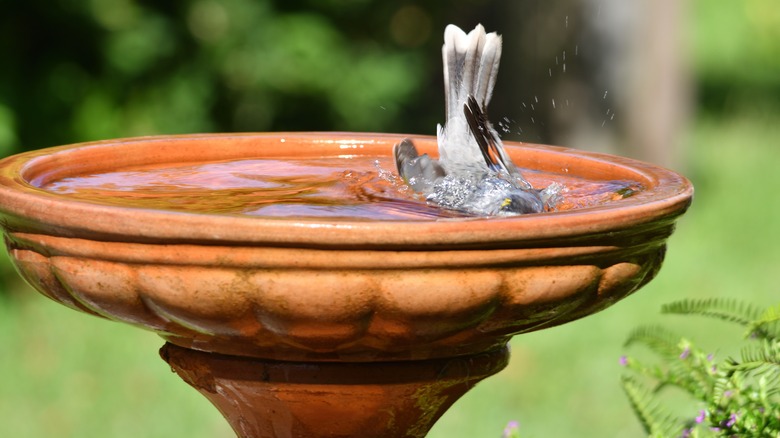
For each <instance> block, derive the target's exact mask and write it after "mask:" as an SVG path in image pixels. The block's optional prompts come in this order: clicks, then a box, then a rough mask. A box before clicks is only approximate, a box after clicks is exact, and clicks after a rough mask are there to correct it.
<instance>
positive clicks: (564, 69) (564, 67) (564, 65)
mask: <svg viewBox="0 0 780 438" xmlns="http://www.w3.org/2000/svg"><path fill="white" fill-rule="evenodd" d="M563 72H564V73H566V63H565V62H564V63H563Z"/></svg>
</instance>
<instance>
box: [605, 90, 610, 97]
mask: <svg viewBox="0 0 780 438" xmlns="http://www.w3.org/2000/svg"><path fill="white" fill-rule="evenodd" d="M607 93H609V90H604V99H606V98H607Z"/></svg>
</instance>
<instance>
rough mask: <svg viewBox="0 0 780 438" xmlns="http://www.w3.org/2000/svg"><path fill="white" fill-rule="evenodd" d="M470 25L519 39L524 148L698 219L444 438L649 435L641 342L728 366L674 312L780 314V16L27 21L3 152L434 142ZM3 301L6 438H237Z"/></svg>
mask: <svg viewBox="0 0 780 438" xmlns="http://www.w3.org/2000/svg"><path fill="white" fill-rule="evenodd" d="M450 22H452V23H456V24H459V25H461V26H462V27H464V28H470V27H472V26H473V25H475V24H476V23H478V22H482V23H484V24H485V25H486V27H487V28H488V29H489V30H497V31H499V32H500V33H502V34H503V35H504V38H505V48H504V61H503V63H502V71H501V74H500V75H499V81H498V85H497V92H496V95H495V97H494V99H493V103H492V105H491V115H492V118H493V119H494V120H496V121H498V120H502V121H504V122H505V124H506V138H508V139H515V140H522V141H529V142H544V143H558V144H562V145H566V146H576V147H585V148H593V149H599V150H609V151H614V152H618V153H623V154H627V155H633V156H637V157H640V158H645V159H650V160H652V161H656V162H659V163H663V164H665V165H668V166H671V167H673V168H675V169H677V170H680V171H681V172H683V173H684V174H685V175H687V176H688V177H689V178H690V179H691V180H692V181H693V183H694V185H695V186H696V199H695V202H694V205H693V207H692V209H691V210H690V212H689V213H688V214H687V215H686V216H685V217H684V218H683V219H682V220H681V221H680V224H679V227H678V231H677V233H676V234H675V235H674V236H673V237H672V239H671V240H670V244H669V252H668V257H667V261H666V263H665V266H664V268H663V269H662V270H661V273H660V275H659V276H658V278H657V279H656V280H655V281H654V282H653V283H651V284H650V285H649V286H647V287H646V288H645V289H643V290H642V291H641V292H640V293H638V294H637V295H635V296H633V297H631V298H629V299H626V300H625V301H623V302H621V303H619V304H618V305H616V306H614V307H613V308H611V309H609V310H607V311H604V312H602V313H600V314H597V315H594V316H591V317H589V318H586V319H584V320H581V321H577V322H574V323H571V324H568V325H565V326H562V327H558V328H554V329H550V330H546V331H542V332H539V333H533V334H528V335H523V336H519V337H517V338H515V339H514V340H513V342H512V347H513V350H512V360H511V363H510V365H509V367H508V368H507V369H506V370H504V371H503V372H501V373H500V374H498V375H497V376H495V377H493V378H491V379H488V380H487V381H485V382H483V383H481V384H480V385H478V386H477V387H476V388H475V389H474V390H473V391H472V392H470V393H469V394H467V395H466V396H465V397H464V398H463V399H462V400H461V401H460V402H459V403H457V404H456V405H455V407H453V408H452V409H451V410H450V411H449V412H448V413H447V414H446V415H445V416H444V417H443V418H442V419H441V420H440V422H439V423H438V424H437V425H436V426H435V428H434V430H433V431H432V432H431V435H430V436H431V437H436V438H444V437H451V438H456V437H457V438H459V437H464V438H465V437H491V436H493V437H498V436H500V434H501V431H502V429H503V427H504V425H505V424H506V422H508V421H510V420H518V421H520V424H521V431H522V432H523V433H524V435H523V436H531V437H548V436H558V437H632V436H642V435H641V429H640V428H639V425H638V423H637V421H636V420H635V419H634V418H633V416H632V415H631V413H630V411H629V408H628V404H627V402H626V401H625V399H624V396H623V394H622V392H621V389H620V387H619V383H618V382H619V376H620V374H621V368H620V366H619V365H618V357H619V356H620V355H621V354H623V349H622V346H621V344H622V342H623V340H624V339H625V337H626V335H627V333H628V332H629V331H630V330H631V329H632V328H634V327H635V326H636V325H637V324H643V323H661V324H665V325H668V326H669V327H671V328H673V329H678V330H680V331H683V332H685V333H686V334H688V335H689V336H690V337H692V338H693V339H694V340H696V341H699V342H700V343H701V344H703V345H705V346H708V348H712V349H713V351H715V352H716V354H718V355H721V356H722V355H725V354H728V353H729V352H731V351H732V350H731V349H730V347H729V346H728V345H729V344H730V343H732V342H734V341H736V340H737V339H738V338H739V333H738V332H739V331H738V330H737V331H736V332H732V331H730V330H728V328H729V327H728V326H721V325H718V324H717V323H710V322H701V323H700V322H699V321H695V320H692V321H689V320H679V319H675V318H674V317H663V316H660V315H659V314H658V309H659V308H660V305H661V304H662V303H665V302H669V301H671V300H676V299H680V298H697V297H735V298H741V299H744V300H747V301H750V302H754V303H757V304H760V305H768V304H772V303H774V302H776V301H777V297H778V294H777V285H778V284H779V283H780V269H779V268H780V250H778V245H780V225H779V224H780V206H778V202H777V199H778V193H780V176H778V171H777V168H778V165H780V127H778V126H779V125H780V124H778V122H777V119H778V117H779V116H780V8H777V7H776V5H775V1H774V0H742V1H739V2H713V1H709V0H690V1H669V0H662V1H661V0H659V1H651V0H643V1H637V2H621V1H615V0H581V1H575V0H557V1H550V2H544V3H543V2H537V1H532V0H522V1H517V2H499V1H490V0H471V1H461V2H457V3H454V4H453V2H444V1H438V2H437V1H433V2H414V1H402V2H380V1H377V0H320V1H315V0H309V1H298V2H283V1H271V0H265V1H263V0H225V1H216V0H196V1H180V2H153V1H149V0H143V1H142V0H52V1H44V0H28V1H25V2H22V1H16V2H11V4H5V5H4V11H3V14H2V15H0V63H1V65H2V67H1V68H0V154H2V156H6V155H10V154H13V153H16V152H20V151H22V150H29V149H36V148H41V147H46V146H53V145H58V144H67V143H72V142H80V141H88V140H96V139H105V138H113V137H122V136H133V135H151V134H175V133H188V132H217V131H278V130H355V131H387V132H410V133H421V134H433V133H434V132H435V130H434V129H435V128H434V127H435V124H436V123H437V122H440V121H442V118H443V110H442V107H443V93H442V91H441V79H440V71H441V66H440V62H441V59H440V45H441V33H442V31H443V28H444V26H445V25H446V24H447V23H450ZM564 65H566V67H564ZM532 104H535V105H532ZM532 106H533V107H534V109H532V110H530V109H529V107H532ZM0 288H1V289H0V358H1V359H0V418H2V421H0V436H13V437H136V436H145V437H185V436H186V437H193V438H194V437H228V436H233V435H232V432H231V431H230V430H229V429H228V427H227V426H226V424H225V422H224V421H223V420H222V419H221V417H220V415H219V414H218V413H217V411H216V410H215V409H213V408H212V407H211V406H210V405H209V404H208V403H207V402H206V400H205V399H203V398H202V397H201V396H200V395H198V394H197V393H196V392H195V391H194V390H192V389H190V388H189V387H188V386H187V385H186V384H184V383H183V382H182V381H180V380H179V379H178V378H177V377H176V376H175V375H173V374H171V372H170V370H169V368H168V367H167V366H166V365H165V363H164V362H163V361H162V360H160V359H159V358H157V357H156V350H157V349H158V348H159V346H160V345H161V344H162V342H161V340H160V339H159V338H157V337H156V336H155V335H153V334H151V333H146V332H143V331H140V330H137V329H134V328H130V327H126V326H123V325H121V324H116V323H111V322H106V321H103V320H99V319H97V318H92V317H87V316H85V315H82V314H78V313H76V312H73V311H70V310H68V309H66V308H64V307H62V306H59V305H57V304H55V303H52V302H50V301H48V300H46V299H44V298H43V297H41V296H39V295H38V294H36V293H35V292H33V291H31V290H30V289H29V288H28V287H27V286H26V285H24V284H23V283H22V282H21V280H20V279H19V278H18V277H17V276H16V274H15V273H14V272H13V269H12V268H11V267H10V265H9V263H8V262H7V260H6V259H5V258H4V259H3V260H2V262H0ZM679 409H680V412H679V414H680V415H686V414H690V415H691V416H692V415H695V412H696V411H695V406H688V405H686V404H685V403H682V404H681V405H680V408H679ZM686 410H690V412H687V411H686Z"/></svg>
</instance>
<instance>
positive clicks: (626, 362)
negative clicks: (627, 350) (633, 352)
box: [620, 356, 628, 366]
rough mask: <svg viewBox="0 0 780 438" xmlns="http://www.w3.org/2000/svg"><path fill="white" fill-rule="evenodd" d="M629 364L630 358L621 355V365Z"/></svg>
mask: <svg viewBox="0 0 780 438" xmlns="http://www.w3.org/2000/svg"><path fill="white" fill-rule="evenodd" d="M626 365H628V358H627V357H626V356H620V366H626Z"/></svg>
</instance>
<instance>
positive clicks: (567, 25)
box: [566, 15, 569, 28]
mask: <svg viewBox="0 0 780 438" xmlns="http://www.w3.org/2000/svg"><path fill="white" fill-rule="evenodd" d="M566 27H567V28H568V27H569V16H568V15H567V16H566Z"/></svg>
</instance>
